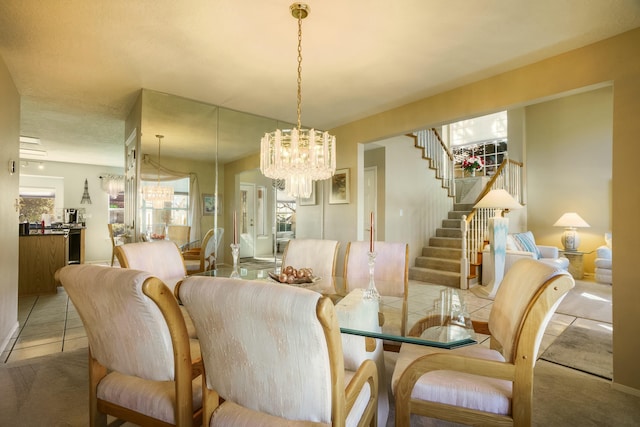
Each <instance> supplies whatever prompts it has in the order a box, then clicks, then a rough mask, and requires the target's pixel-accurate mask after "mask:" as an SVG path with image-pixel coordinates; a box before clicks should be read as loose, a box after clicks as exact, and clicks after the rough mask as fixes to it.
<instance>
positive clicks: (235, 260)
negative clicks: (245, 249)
mask: <svg viewBox="0 0 640 427" xmlns="http://www.w3.org/2000/svg"><path fill="white" fill-rule="evenodd" d="M239 254H240V245H239V244H237V243H232V244H231V256H233V271H232V272H231V275H229V277H230V278H232V279H239V278H240V272H238V255H239Z"/></svg>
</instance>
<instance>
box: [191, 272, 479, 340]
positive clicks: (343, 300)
mask: <svg viewBox="0 0 640 427" xmlns="http://www.w3.org/2000/svg"><path fill="white" fill-rule="evenodd" d="M232 272H233V268H231V267H219V268H217V269H216V270H211V271H205V272H203V273H197V274H198V275H200V276H219V277H229V276H230V275H231V273H232ZM269 272H273V268H269V269H263V270H259V269H258V270H244V269H239V273H240V278H241V279H244V280H262V281H268V282H270V283H273V284H276V285H280V286H298V287H304V288H306V289H310V290H313V291H316V292H319V293H321V294H323V295H325V296H327V297H329V298H330V299H331V300H332V301H333V302H334V304H335V306H336V312H337V315H338V323H339V324H340V331H341V332H342V333H345V334H350V335H359V336H364V337H370V338H379V339H383V340H386V341H395V342H399V343H403V342H406V343H412V344H419V345H425V346H430V347H439V348H445V349H451V348H456V347H461V346H465V345H469V344H475V343H476V336H475V332H474V330H473V326H472V324H471V317H470V315H469V314H468V312H467V310H466V306H465V303H464V300H463V298H462V296H461V294H460V293H458V292H457V290H456V289H454V288H447V289H444V290H442V291H441V292H440V296H439V298H437V299H436V300H435V301H434V303H433V307H432V308H431V309H429V310H426V311H425V312H424V313H419V315H420V317H418V320H416V321H409V320H408V318H409V316H408V315H407V303H406V300H404V298H402V297H391V296H385V295H383V296H381V298H380V299H379V300H367V299H365V298H364V297H363V294H364V289H363V288H366V287H367V286H368V283H369V281H368V279H367V280H366V283H356V284H353V286H351V285H352V284H347V283H346V281H345V279H344V278H342V277H330V278H318V279H316V280H314V281H313V282H312V283H303V284H291V285H290V284H283V283H279V282H277V281H276V280H274V279H272V278H271V277H269ZM378 285H379V286H380V289H390V288H391V287H390V286H388V285H389V284H388V283H384V282H379V281H378ZM349 289H353V290H352V291H351V292H349V291H348V290H349ZM415 317H416V316H413V315H412V316H411V318H415ZM403 320H404V323H405V326H404V333H402V329H403V328H402V324H403Z"/></svg>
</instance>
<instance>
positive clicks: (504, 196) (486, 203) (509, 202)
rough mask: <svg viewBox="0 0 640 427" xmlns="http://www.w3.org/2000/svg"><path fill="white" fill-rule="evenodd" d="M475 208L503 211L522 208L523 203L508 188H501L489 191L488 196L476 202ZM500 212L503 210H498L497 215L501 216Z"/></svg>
mask: <svg viewBox="0 0 640 427" xmlns="http://www.w3.org/2000/svg"><path fill="white" fill-rule="evenodd" d="M474 208H487V209H499V210H500V211H503V210H511V209H521V208H522V205H521V204H520V203H518V201H517V200H516V199H514V198H513V196H512V195H511V194H509V192H507V190H504V189H502V188H500V189H495V190H491V191H489V192H488V193H487V195H486V196H484V197H483V198H482V199H480V201H479V202H478V203H476V204H475V206H474ZM500 214H501V212H496V216H500Z"/></svg>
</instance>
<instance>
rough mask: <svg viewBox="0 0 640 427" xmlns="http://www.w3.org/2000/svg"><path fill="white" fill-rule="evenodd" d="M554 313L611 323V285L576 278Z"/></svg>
mask: <svg viewBox="0 0 640 427" xmlns="http://www.w3.org/2000/svg"><path fill="white" fill-rule="evenodd" d="M556 313H560V314H567V315H569V316H574V317H581V318H584V319H591V320H596V321H600V322H607V323H612V320H611V319H612V308H611V286H610V285H603V284H600V283H594V282H587V281H582V280H576V286H575V287H574V288H573V289H571V290H570V291H569V293H567V295H566V296H565V298H564V299H563V300H562V302H561V303H560V305H559V306H558V308H557V310H556Z"/></svg>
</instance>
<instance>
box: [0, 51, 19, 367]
mask: <svg viewBox="0 0 640 427" xmlns="http://www.w3.org/2000/svg"><path fill="white" fill-rule="evenodd" d="M19 138H20V95H19V94H18V90H17V89H16V87H15V85H14V84H13V79H12V78H11V75H9V70H8V69H7V67H6V65H5V63H4V61H3V60H2V58H0V188H2V199H3V201H2V203H0V272H1V273H2V274H0V354H1V353H2V351H4V350H5V348H6V347H7V345H8V344H9V339H10V338H11V335H12V334H13V332H14V331H15V330H16V329H17V328H18V212H17V209H16V203H17V199H18V176H19V174H18V173H14V174H13V175H11V174H10V173H9V170H8V165H9V161H10V160H14V161H15V162H16V168H20V162H19V159H18V147H19V145H20V144H19V142H18V141H19ZM2 355H3V356H4V354H2ZM2 360H4V358H3V359H2Z"/></svg>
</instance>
